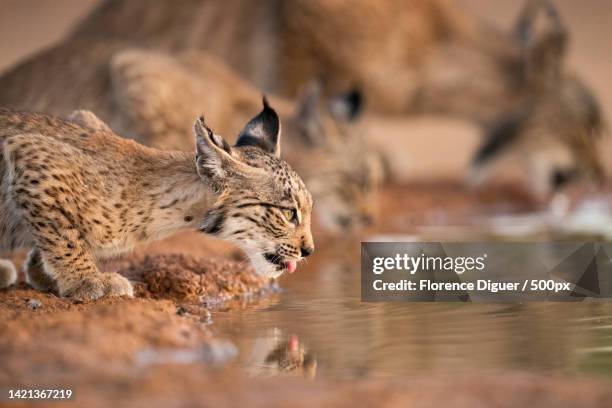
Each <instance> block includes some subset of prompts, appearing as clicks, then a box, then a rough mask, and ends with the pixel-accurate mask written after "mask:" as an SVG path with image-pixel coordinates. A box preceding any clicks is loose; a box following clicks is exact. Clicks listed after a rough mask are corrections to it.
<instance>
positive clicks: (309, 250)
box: [301, 247, 314, 258]
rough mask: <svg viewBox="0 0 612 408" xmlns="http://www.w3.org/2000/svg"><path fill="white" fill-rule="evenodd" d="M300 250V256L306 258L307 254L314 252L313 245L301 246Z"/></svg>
mask: <svg viewBox="0 0 612 408" xmlns="http://www.w3.org/2000/svg"><path fill="white" fill-rule="evenodd" d="M301 252H302V256H303V257H304V258H306V257H307V256H309V255H310V254H312V253H313V252H314V248H313V247H302V248H301Z"/></svg>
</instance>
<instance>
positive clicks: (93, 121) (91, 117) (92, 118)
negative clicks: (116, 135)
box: [68, 110, 112, 132]
mask: <svg viewBox="0 0 612 408" xmlns="http://www.w3.org/2000/svg"><path fill="white" fill-rule="evenodd" d="M68 120H69V121H71V122H74V123H78V124H79V125H81V126H85V127H88V128H91V129H94V130H99V131H101V132H112V130H111V128H110V127H108V125H107V124H106V123H104V122H103V121H102V120H101V119H100V118H99V117H97V116H96V114H95V113H93V112H92V111H88V110H76V111H74V112H72V113H71V114H70V116H68Z"/></svg>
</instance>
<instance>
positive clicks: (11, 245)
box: [0, 106, 313, 300]
mask: <svg viewBox="0 0 612 408" xmlns="http://www.w3.org/2000/svg"><path fill="white" fill-rule="evenodd" d="M73 118H74V121H69V120H62V119H59V118H56V117H52V116H47V115H43V114H36V113H26V112H15V111H9V110H4V109H2V110H0V141H1V143H2V147H3V153H2V156H1V163H0V176H1V184H0V203H1V206H0V247H1V248H2V249H5V250H13V249H16V248H20V247H31V248H33V249H32V250H31V252H30V254H29V257H28V260H27V262H26V269H27V275H28V278H27V280H28V282H30V284H31V285H32V286H34V287H37V288H39V289H43V290H53V291H55V292H57V293H58V294H59V295H61V296H66V297H72V298H75V299H81V300H92V299H97V298H99V297H102V296H107V295H109V296H114V295H127V296H131V295H132V287H131V284H130V283H129V281H128V280H127V279H125V278H124V277H122V276H120V275H118V274H116V273H109V274H102V273H100V272H99V270H98V268H97V266H96V261H97V260H98V259H102V258H108V257H110V256H114V255H117V254H120V253H122V252H124V251H126V250H129V249H131V248H132V247H134V246H135V245H136V244H138V243H141V242H147V241H151V240H155V239H158V238H161V237H163V236H166V235H168V234H171V233H173V232H175V231H177V230H180V229H183V228H190V227H191V228H198V229H200V230H201V231H203V232H207V233H210V234H213V235H215V236H218V237H221V238H225V239H227V240H230V241H232V242H234V243H236V244H238V245H240V246H241V247H242V248H243V249H244V250H245V251H246V253H247V255H248V256H249V257H250V258H251V259H252V260H253V264H254V266H255V268H256V269H257V271H258V272H260V273H261V274H263V275H266V276H270V277H274V276H278V275H279V274H281V273H282V272H283V271H284V270H285V269H286V262H289V261H292V262H293V261H299V260H300V259H301V258H303V257H304V256H306V255H308V254H310V253H311V252H312V250H313V240H312V236H311V233H310V213H311V208H312V199H311V197H310V194H309V193H308V191H307V190H306V188H305V186H304V184H303V182H302V181H301V179H300V178H299V177H298V176H297V174H296V173H295V172H293V170H292V169H291V168H290V167H289V166H288V165H287V164H286V163H285V162H283V161H282V160H280V158H279V157H278V155H277V154H276V153H275V152H274V151H268V150H264V149H262V148H261V147H257V146H253V145H250V144H244V143H243V144H242V145H240V146H230V145H229V144H228V143H227V142H226V141H225V140H224V139H223V138H222V137H221V136H219V135H216V134H214V133H213V132H212V130H210V128H208V127H207V126H206V124H205V123H204V120H203V118H200V119H198V120H197V121H196V124H195V134H196V146H197V149H196V155H195V159H194V155H193V153H184V152H167V151H160V150H156V149H152V148H148V147H145V146H142V145H140V144H138V143H136V142H133V141H129V140H125V139H123V138H121V137H119V136H117V135H115V134H114V133H113V132H112V131H110V130H109V128H108V127H106V125H104V124H103V123H102V122H101V121H99V120H98V119H97V118H96V117H95V115H93V114H91V113H86V114H84V113H77V114H75V115H74V116H73ZM258 123H259V124H261V125H262V128H263V129H276V130H277V133H276V134H268V133H266V132H259V133H256V132H253V130H252V129H253V126H250V127H249V126H247V127H246V128H245V131H244V133H243V136H248V137H250V138H253V137H259V138H262V139H264V140H265V141H266V142H269V141H270V140H276V141H277V143H278V142H279V141H280V124H279V121H278V116H277V115H276V113H275V112H274V110H273V109H272V108H270V107H269V106H265V107H264V110H263V111H262V113H260V114H259V115H258V116H257V117H255V118H254V119H253V120H252V121H251V122H250V125H253V124H258ZM274 147H275V148H276V146H274ZM283 209H291V210H292V211H296V220H294V221H295V222H293V221H291V220H287V217H286V214H284V213H283ZM3 265H4V264H2V265H0V266H2V268H0V270H1V273H0V276H4V275H7V276H8V278H7V279H4V281H3V282H0V283H2V284H3V285H4V286H6V285H7V284H10V283H12V282H13V281H14V273H13V274H11V273H9V272H5V269H6V270H7V271H8V269H7V268H4V267H3Z"/></svg>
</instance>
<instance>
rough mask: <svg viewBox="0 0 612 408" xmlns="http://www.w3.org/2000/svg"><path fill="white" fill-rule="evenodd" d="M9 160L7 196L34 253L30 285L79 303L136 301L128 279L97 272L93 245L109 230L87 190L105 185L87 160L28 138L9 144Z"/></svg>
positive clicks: (53, 142)
mask: <svg viewBox="0 0 612 408" xmlns="http://www.w3.org/2000/svg"><path fill="white" fill-rule="evenodd" d="M5 155H6V156H5V157H6V159H7V164H8V168H9V169H10V173H9V177H8V180H7V181H8V182H9V183H10V188H9V190H8V192H9V194H10V196H11V199H12V201H13V203H14V205H15V209H16V211H17V214H16V215H18V216H19V217H20V218H21V219H22V220H23V221H24V223H25V224H26V225H28V226H29V230H30V234H29V235H30V238H31V241H32V243H33V244H34V248H35V249H34V250H33V251H32V252H31V253H30V256H29V259H28V262H27V266H26V267H27V269H28V271H27V275H28V281H29V282H31V283H32V285H33V286H35V287H37V288H40V289H45V290H50V289H51V290H54V291H56V292H57V293H58V294H59V295H60V296H64V297H71V298H74V299H78V300H94V299H98V298H100V297H102V296H125V295H127V296H132V286H131V284H130V283H129V281H128V280H127V279H125V278H124V277H122V276H120V275H118V274H116V273H112V274H103V273H101V272H100V271H99V270H98V268H97V266H96V262H95V257H94V255H93V250H92V246H91V245H90V242H93V241H94V240H95V239H96V238H97V235H96V231H98V235H99V231H100V230H106V229H105V228H104V227H105V225H102V222H101V221H99V220H98V219H97V218H96V215H95V214H98V213H100V212H102V209H101V208H102V207H101V206H100V202H101V200H100V198H99V197H96V196H95V195H93V194H92V193H91V188H89V187H88V185H96V186H100V185H101V182H100V180H99V179H97V178H95V177H94V176H92V175H91V172H89V170H88V168H87V167H86V166H87V164H88V163H87V162H86V161H85V160H84V157H83V155H82V154H79V151H77V150H76V149H74V148H73V147H71V146H69V145H65V144H62V143H58V142H57V141H56V140H54V139H51V138H48V137H44V136H42V135H35V136H33V135H28V134H23V135H16V136H13V137H11V138H9V139H8V140H7V141H6V142H5ZM60 164H62V165H61V166H60ZM109 228H110V227H109ZM98 239H99V238H98Z"/></svg>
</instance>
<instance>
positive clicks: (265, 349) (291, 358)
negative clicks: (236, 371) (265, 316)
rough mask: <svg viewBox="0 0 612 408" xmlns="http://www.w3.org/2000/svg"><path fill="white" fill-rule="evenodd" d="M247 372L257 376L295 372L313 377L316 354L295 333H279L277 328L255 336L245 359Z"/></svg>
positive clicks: (294, 373)
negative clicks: (260, 335) (286, 334)
mask: <svg viewBox="0 0 612 408" xmlns="http://www.w3.org/2000/svg"><path fill="white" fill-rule="evenodd" d="M246 365H247V368H248V371H249V373H250V374H252V375H254V376H257V377H273V376H279V375H283V376H287V375H298V376H303V377H305V378H314V377H315V375H316V373H317V359H316V356H315V355H314V354H313V353H312V352H310V351H309V350H308V348H307V347H306V345H305V344H304V343H302V342H301V341H300V339H299V337H298V336H297V335H295V334H292V335H291V336H285V335H283V333H282V331H281V330H279V329H276V328H275V329H272V330H270V331H268V333H267V336H263V337H260V338H256V339H255V341H254V344H253V346H252V348H251V353H250V356H249V358H248V360H247V364H246Z"/></svg>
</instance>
